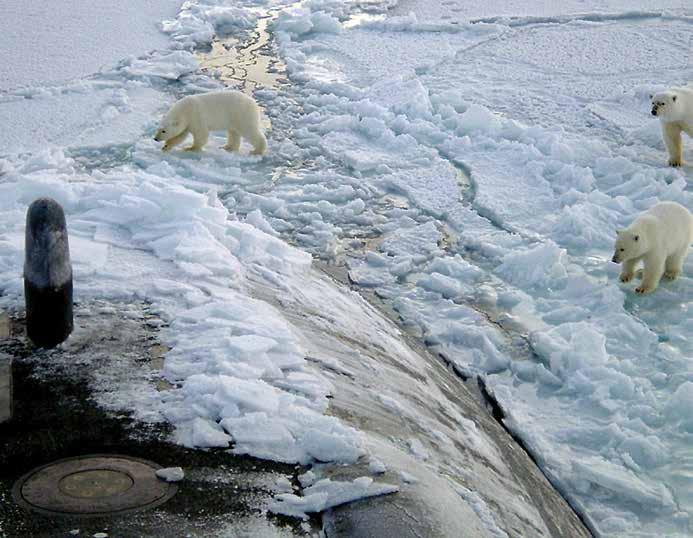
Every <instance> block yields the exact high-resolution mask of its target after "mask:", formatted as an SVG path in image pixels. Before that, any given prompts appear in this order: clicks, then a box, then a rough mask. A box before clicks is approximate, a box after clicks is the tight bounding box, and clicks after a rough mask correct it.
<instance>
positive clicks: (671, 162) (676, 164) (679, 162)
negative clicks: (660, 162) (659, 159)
mask: <svg viewBox="0 0 693 538" xmlns="http://www.w3.org/2000/svg"><path fill="white" fill-rule="evenodd" d="M669 166H674V167H676V168H678V167H679V166H683V161H682V160H681V159H669Z"/></svg>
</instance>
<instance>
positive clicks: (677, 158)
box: [662, 123, 683, 166]
mask: <svg viewBox="0 0 693 538" xmlns="http://www.w3.org/2000/svg"><path fill="white" fill-rule="evenodd" d="M662 136H663V137H664V144H665V145H666V147H667V151H668V152H669V166H681V165H682V164H683V143H682V141H681V126H680V125H678V124H677V123H663V124H662Z"/></svg>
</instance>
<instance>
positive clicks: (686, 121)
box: [650, 86, 693, 166]
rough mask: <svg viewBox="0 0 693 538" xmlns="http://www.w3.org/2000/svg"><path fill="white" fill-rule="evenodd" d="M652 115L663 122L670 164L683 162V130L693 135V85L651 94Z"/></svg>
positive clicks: (678, 164)
mask: <svg viewBox="0 0 693 538" xmlns="http://www.w3.org/2000/svg"><path fill="white" fill-rule="evenodd" d="M650 98H651V100H652V115H653V116H657V117H658V118H659V121H660V122H661V124H662V136H663V137H664V144H665V145H666V147H667V151H668V152H669V166H681V165H682V164H683V144H682V142H681V131H683V132H685V133H686V134H688V136H691V137H693V87H691V86H687V87H685V88H671V89H670V90H667V91H664V92H660V93H656V94H654V95H651V96H650Z"/></svg>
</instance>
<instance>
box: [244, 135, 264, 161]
mask: <svg viewBox="0 0 693 538" xmlns="http://www.w3.org/2000/svg"><path fill="white" fill-rule="evenodd" d="M246 138H247V139H248V142H250V143H251V144H252V145H253V151H252V152H251V155H262V154H263V153H265V150H266V149H267V139H266V138H265V135H264V134H262V131H260V130H259V129H257V130H256V131H254V132H251V133H248V135H247V136H246Z"/></svg>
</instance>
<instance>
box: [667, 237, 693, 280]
mask: <svg viewBox="0 0 693 538" xmlns="http://www.w3.org/2000/svg"><path fill="white" fill-rule="evenodd" d="M686 254H688V245H686V247H685V248H682V249H680V250H677V251H676V252H674V253H673V254H672V255H671V256H669V257H668V258H667V261H666V264H665V266H664V278H666V279H668V280H674V279H675V278H676V277H677V276H679V275H680V274H681V271H682V269H683V262H684V261H685V259H686Z"/></svg>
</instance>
